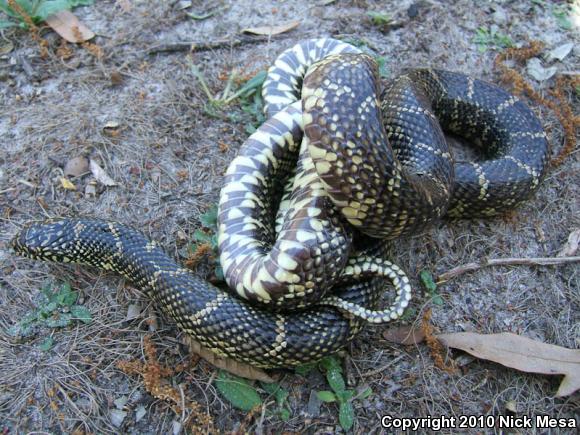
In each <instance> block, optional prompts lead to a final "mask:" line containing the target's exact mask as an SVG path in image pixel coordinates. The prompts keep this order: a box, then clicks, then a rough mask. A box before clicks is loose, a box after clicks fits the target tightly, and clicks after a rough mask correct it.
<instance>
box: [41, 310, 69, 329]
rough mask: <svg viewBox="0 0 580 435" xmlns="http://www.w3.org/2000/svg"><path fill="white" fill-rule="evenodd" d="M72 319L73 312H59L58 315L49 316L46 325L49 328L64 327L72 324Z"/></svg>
mask: <svg viewBox="0 0 580 435" xmlns="http://www.w3.org/2000/svg"><path fill="white" fill-rule="evenodd" d="M71 321H72V314H71V313H59V314H58V316H57V317H49V318H48V319H46V320H45V323H46V326H48V327H49V328H64V327H65V326H68V325H70V323H71Z"/></svg>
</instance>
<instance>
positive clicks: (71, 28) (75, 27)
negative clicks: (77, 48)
mask: <svg viewBox="0 0 580 435" xmlns="http://www.w3.org/2000/svg"><path fill="white" fill-rule="evenodd" d="M46 24H48V25H49V26H50V27H52V29H53V30H54V31H55V32H56V33H58V34H59V35H60V36H62V37H63V39H65V40H66V41H68V42H74V43H79V42H85V41H88V40H89V39H91V38H94V36H95V33H94V32H93V31H92V30H91V29H89V28H88V27H87V26H85V25H84V24H83V23H82V22H81V21H80V20H79V19H78V18H77V17H76V15H75V14H73V13H72V12H70V11H60V12H57V13H56V14H52V15H51V16H49V17H48V18H47V19H46Z"/></svg>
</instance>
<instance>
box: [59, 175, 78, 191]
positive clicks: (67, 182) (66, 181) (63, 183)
mask: <svg viewBox="0 0 580 435" xmlns="http://www.w3.org/2000/svg"><path fill="white" fill-rule="evenodd" d="M60 184H61V186H62V187H63V189H66V190H77V188H76V186H75V185H74V184H73V183H71V181H70V180H69V179H68V178H66V177H60Z"/></svg>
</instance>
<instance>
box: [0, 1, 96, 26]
mask: <svg viewBox="0 0 580 435" xmlns="http://www.w3.org/2000/svg"><path fill="white" fill-rule="evenodd" d="M93 2H94V0H13V1H8V0H0V11H2V12H4V13H5V14H6V15H8V17H9V19H7V20H6V19H0V29H5V28H7V27H14V26H19V27H22V28H24V29H27V28H28V27H29V20H32V23H34V24H40V23H41V22H43V21H45V20H46V19H47V18H48V17H49V16H50V15H52V14H55V13H57V12H60V11H63V10H70V9H72V8H74V7H76V6H85V5H91V4H93ZM24 14H25V15H24Z"/></svg>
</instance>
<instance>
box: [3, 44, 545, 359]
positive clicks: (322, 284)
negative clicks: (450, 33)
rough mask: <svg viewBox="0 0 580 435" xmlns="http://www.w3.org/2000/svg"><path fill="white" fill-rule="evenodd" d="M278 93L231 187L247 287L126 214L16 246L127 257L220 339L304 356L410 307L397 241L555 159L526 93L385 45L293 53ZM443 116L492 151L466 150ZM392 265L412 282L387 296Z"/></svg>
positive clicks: (80, 259) (155, 288)
mask: <svg viewBox="0 0 580 435" xmlns="http://www.w3.org/2000/svg"><path fill="white" fill-rule="evenodd" d="M263 96H264V101H265V112H266V114H267V115H268V117H269V120H268V121H267V122H265V123H264V124H263V125H262V126H260V127H259V128H258V129H257V131H256V132H255V133H254V134H252V135H251V137H250V138H249V139H248V140H247V141H246V142H245V143H244V144H243V145H242V147H241V149H240V151H239V154H238V156H237V157H236V158H235V159H234V161H233V162H232V163H231V164H230V166H229V168H228V171H227V173H226V176H225V180H224V187H223V189H222V192H221V196H220V204H219V218H218V223H219V228H218V233H219V248H220V261H221V264H222V266H223V269H224V275H225V278H226V281H227V283H228V284H229V286H230V288H231V292H232V293H233V294H230V293H228V292H224V291H222V290H220V289H218V288H216V287H214V286H212V285H211V284H209V283H207V282H205V281H203V280H201V279H200V278H198V277H196V276H195V275H194V274H193V273H192V272H191V271H189V270H187V269H184V268H182V267H180V266H179V265H178V264H177V263H176V262H175V261H174V260H173V259H172V258H171V257H170V256H168V255H167V254H166V253H165V252H164V251H163V250H162V249H161V248H160V247H159V246H158V245H157V244H156V243H155V242H152V241H150V240H149V239H148V238H147V237H145V236H144V235H143V234H142V233H140V232H139V231H136V230H134V229H132V228H130V227H127V226H125V225H122V224H119V223H114V222H107V221H102V220H97V219H85V218H60V219H53V220H50V221H44V222H32V223H30V224H28V225H26V226H25V227H24V228H23V229H22V230H21V231H20V232H19V234H17V235H16V237H15V238H14V240H13V243H12V246H13V248H14V250H15V252H16V253H17V254H19V255H23V256H27V257H30V258H34V259H40V260H51V261H57V262H76V263H86V264H90V265H93V266H96V267H99V268H103V269H107V270H114V271H116V272H118V273H121V274H122V275H123V276H125V277H126V278H127V279H129V280H130V281H131V282H133V283H134V285H136V286H137V287H139V288H141V289H143V290H144V291H145V292H146V293H147V294H148V295H149V296H150V297H152V298H153V299H154V300H155V301H156V303H157V305H158V306H159V307H160V308H161V310H162V311H163V312H165V313H166V314H167V315H169V316H170V317H171V318H173V319H174V320H175V321H176V322H177V324H178V326H179V327H180V328H181V329H182V330H183V331H184V332H185V333H187V334H188V335H190V336H191V337H192V338H193V339H194V340H195V341H197V342H198V343H200V344H201V345H202V346H203V347H205V348H207V349H209V350H211V351H213V352H214V353H216V354H218V355H220V356H227V357H232V358H235V359H237V360H240V361H244V362H246V363H250V364H252V365H255V366H259V367H284V366H293V365H297V364H301V363H305V362H309V361H315V360H317V359H319V358H321V357H322V356H324V355H327V354H329V353H332V352H335V351H337V350H339V349H341V348H342V347H344V345H345V344H346V343H347V342H348V341H349V340H351V339H352V338H353V337H354V335H355V334H356V333H357V332H358V331H359V330H360V328H361V326H362V325H363V324H364V322H365V321H370V322H377V323H379V322H384V321H388V320H392V319H396V318H397V317H399V316H400V315H401V314H402V312H403V310H404V308H405V307H406V306H407V304H408V302H409V299H410V287H409V281H408V279H407V277H406V276H405V274H404V273H403V272H402V271H401V270H400V269H399V268H398V267H397V266H395V265H393V264H392V263H390V262H389V261H387V260H386V259H385V258H384V244H383V243H382V242H381V240H384V239H393V238H395V237H398V236H400V235H402V234H408V233H411V232H413V231H416V230H418V229H421V228H423V227H424V226H425V225H427V224H428V223H429V222H432V221H434V220H436V219H439V218H440V217H442V216H444V215H446V214H447V215H449V216H453V217H464V216H466V217H467V216H468V217H472V216H489V215H493V214H496V213H500V212H502V211H504V210H506V209H508V208H511V207H513V206H515V205H517V204H518V203H520V202H521V201H523V200H525V199H526V198H527V197H529V196H530V194H531V193H532V192H533V191H534V190H535V189H536V188H537V187H538V185H539V182H540V180H541V178H542V176H543V174H544V171H545V167H546V156H547V141H546V137H545V134H544V132H543V130H542V127H541V124H540V122H539V121H538V119H537V118H536V117H535V115H534V114H533V112H532V111H531V110H530V109H529V108H528V107H527V106H526V105H525V104H524V103H523V102H521V101H520V100H518V99H517V98H516V97H514V96H512V95H510V94H509V93H507V92H505V91H503V90H501V89H500V88H498V87H496V86H494V85H491V84H488V83H485V82H482V81H480V80H476V79H472V78H470V77H468V76H465V75H463V74H458V73H452V72H447V71H438V70H431V69H417V70H412V71H409V72H407V73H406V74H403V75H401V76H400V77H398V78H396V79H394V80H392V81H390V82H388V83H384V84H382V83H381V80H380V79H379V76H378V72H377V66H376V63H375V62H374V60H373V59H372V58H371V57H370V56H368V55H366V54H362V53H361V52H360V51H359V50H358V49H357V48H355V47H352V46H351V45H348V44H346V43H343V42H340V41H337V40H333V39H329V38H327V39H313V40H308V41H304V42H302V43H300V44H298V45H296V46H294V47H292V48H290V49H289V50H287V51H285V52H284V53H282V54H281V55H280V56H279V57H278V59H277V60H276V61H275V63H274V65H273V66H272V67H271V68H270V71H269V73H268V78H267V80H266V82H265V83H264V87H263ZM442 129H445V130H446V131H450V132H453V133H456V134H458V135H460V136H463V137H464V138H466V139H468V140H470V141H471V142H473V143H474V144H476V145H477V146H479V148H480V149H481V151H482V153H483V154H485V155H486V156H488V160H485V161H478V162H457V161H455V160H454V158H453V154H452V151H451V149H450V148H449V146H448V145H447V141H446V140H445V137H444V135H443V131H442ZM304 132H305V134H304ZM377 237H378V238H380V239H375V238H377ZM385 278H388V280H390V281H391V282H392V283H393V285H394V287H395V289H396V292H397V295H396V297H395V300H394V302H393V303H392V305H391V306H390V307H389V308H387V309H385V310H379V311H377V310H376V308H377V304H378V300H379V298H380V296H381V293H382V292H383V291H384V279H385ZM234 294H235V295H234ZM294 310H295V311H294Z"/></svg>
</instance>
